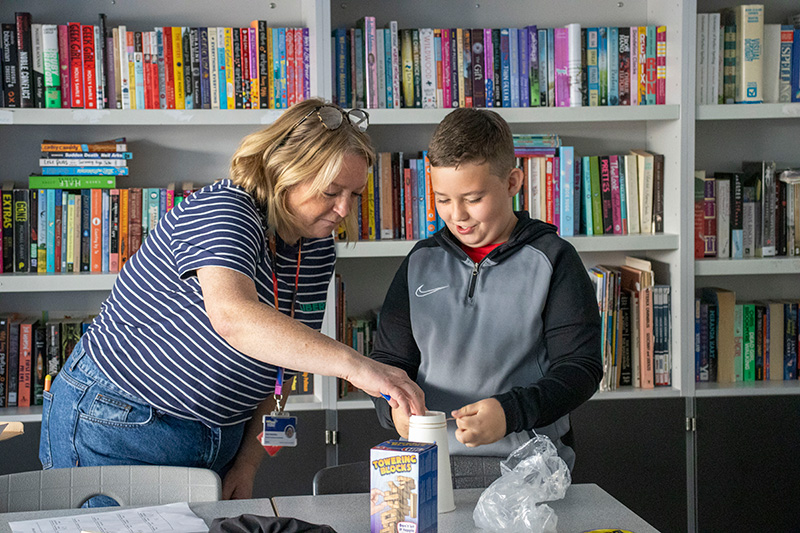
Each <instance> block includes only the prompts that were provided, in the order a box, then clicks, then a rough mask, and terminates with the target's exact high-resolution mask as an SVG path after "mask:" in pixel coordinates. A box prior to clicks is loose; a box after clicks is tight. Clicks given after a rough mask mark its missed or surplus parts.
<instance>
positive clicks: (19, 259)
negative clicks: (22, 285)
mask: <svg viewBox="0 0 800 533" xmlns="http://www.w3.org/2000/svg"><path fill="white" fill-rule="evenodd" d="M11 194H12V192H11V191H3V212H4V216H3V225H4V227H3V240H4V241H6V240H7V239H6V235H7V234H8V229H7V227H6V225H7V222H6V221H5V220H6V217H5V213H6V211H7V209H8V208H7V207H6V206H7V202H8V200H9V196H10V195H11ZM12 201H13V207H12V213H13V220H14V221H13V233H12V235H13V237H12V239H13V245H12V246H13V256H12V257H13V266H14V268H13V269H9V270H8V271H9V272H11V271H14V272H28V271H29V267H30V262H29V261H30V248H29V239H30V226H29V224H30V222H29V221H30V217H31V216H32V214H33V213H35V212H36V209H35V207H33V206H31V204H30V200H29V195H28V191H26V190H24V189H15V190H14V191H13V200H12ZM5 249H6V247H5V245H4V257H5V256H6V255H7V254H6V253H5ZM3 262H4V263H5V262H6V261H5V259H4V261H3ZM3 271H5V268H4V269H3Z"/></svg>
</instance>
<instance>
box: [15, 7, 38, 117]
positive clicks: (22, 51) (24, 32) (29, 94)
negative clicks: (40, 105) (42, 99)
mask: <svg viewBox="0 0 800 533" xmlns="http://www.w3.org/2000/svg"><path fill="white" fill-rule="evenodd" d="M15 18H16V30H17V69H18V70H17V74H18V80H19V95H20V107H34V86H33V58H32V55H33V44H32V42H31V40H32V36H31V14H30V13H20V12H18V13H16V17H15Z"/></svg>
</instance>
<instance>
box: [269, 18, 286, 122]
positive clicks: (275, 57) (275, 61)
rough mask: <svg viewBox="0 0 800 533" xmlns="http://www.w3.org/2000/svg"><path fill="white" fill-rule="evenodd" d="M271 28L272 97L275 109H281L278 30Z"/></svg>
mask: <svg viewBox="0 0 800 533" xmlns="http://www.w3.org/2000/svg"><path fill="white" fill-rule="evenodd" d="M271 29H272V79H273V83H272V97H273V98H274V99H275V109H283V103H282V102H281V52H280V32H279V31H278V28H271Z"/></svg>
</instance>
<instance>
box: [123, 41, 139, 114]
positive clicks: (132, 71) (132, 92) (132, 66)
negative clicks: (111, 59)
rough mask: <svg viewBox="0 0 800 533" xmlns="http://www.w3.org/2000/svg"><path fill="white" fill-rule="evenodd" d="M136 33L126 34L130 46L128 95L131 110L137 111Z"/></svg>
mask: <svg viewBox="0 0 800 533" xmlns="http://www.w3.org/2000/svg"><path fill="white" fill-rule="evenodd" d="M133 36H134V32H132V31H129V32H126V34H125V39H126V43H127V45H128V94H130V95H131V109H136V82H135V81H134V79H135V77H136V76H135V70H136V61H135V60H134V55H135V54H134V44H133V43H134V37H133Z"/></svg>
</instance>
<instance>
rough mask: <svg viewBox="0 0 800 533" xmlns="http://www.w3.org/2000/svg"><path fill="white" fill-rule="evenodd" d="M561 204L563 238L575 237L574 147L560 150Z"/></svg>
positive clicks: (563, 147)
mask: <svg viewBox="0 0 800 533" xmlns="http://www.w3.org/2000/svg"><path fill="white" fill-rule="evenodd" d="M558 151H559V158H558V161H559V181H560V182H561V185H560V187H559V203H560V204H561V205H560V209H559V211H560V215H561V220H560V222H561V224H560V225H559V229H560V230H561V236H562V237H569V236H571V235H574V228H575V222H574V220H573V216H574V213H573V211H572V210H573V207H574V205H573V190H572V189H573V187H574V183H575V163H574V158H575V149H574V148H573V147H572V146H562V147H561V148H559V150H558Z"/></svg>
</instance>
